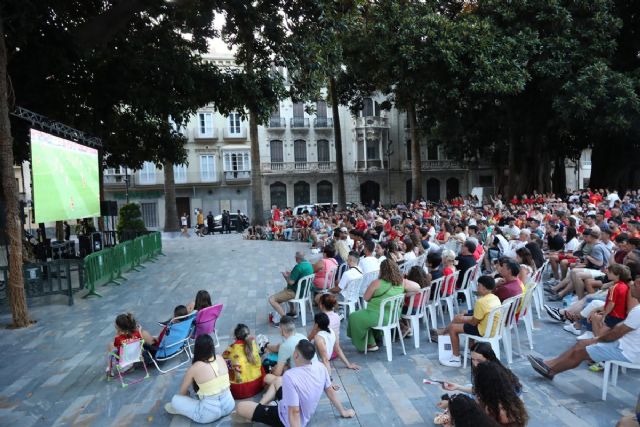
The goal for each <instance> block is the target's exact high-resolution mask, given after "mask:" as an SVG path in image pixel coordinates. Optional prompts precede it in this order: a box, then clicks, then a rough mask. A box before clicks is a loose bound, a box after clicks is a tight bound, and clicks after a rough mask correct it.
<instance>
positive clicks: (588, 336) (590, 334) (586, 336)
mask: <svg viewBox="0 0 640 427" xmlns="http://www.w3.org/2000/svg"><path fill="white" fill-rule="evenodd" d="M591 338H593V332H591V331H587V332H585V333H584V334H582V335H580V336H579V337H576V339H577V340H590V339H591Z"/></svg>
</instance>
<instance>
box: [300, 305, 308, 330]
mask: <svg viewBox="0 0 640 427" xmlns="http://www.w3.org/2000/svg"><path fill="white" fill-rule="evenodd" d="M299 305H300V316H301V318H302V326H307V305H306V304H305V302H304V301H301V302H300V303H299Z"/></svg>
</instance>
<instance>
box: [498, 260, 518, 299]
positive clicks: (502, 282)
mask: <svg viewBox="0 0 640 427" xmlns="http://www.w3.org/2000/svg"><path fill="white" fill-rule="evenodd" d="M498 273H499V274H500V276H502V277H500V278H498V279H496V288H495V289H494V290H493V293H494V294H495V295H496V296H497V297H498V298H500V302H503V301H505V300H507V299H509V298H512V297H515V296H518V295H522V293H523V292H524V289H525V287H524V285H523V284H522V282H521V281H520V279H519V278H518V274H519V273H520V265H519V264H518V263H517V262H516V261H515V260H513V259H512V258H507V257H502V258H500V260H499V262H498Z"/></svg>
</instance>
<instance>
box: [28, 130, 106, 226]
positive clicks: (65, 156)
mask: <svg viewBox="0 0 640 427" xmlns="http://www.w3.org/2000/svg"><path fill="white" fill-rule="evenodd" d="M31 170H32V174H33V204H34V210H35V219H36V222H38V223H40V222H51V221H62V220H65V219H75V218H87V217H92V216H100V185H99V182H98V180H99V179H100V178H99V174H98V150H95V149H93V148H89V147H86V146H84V145H80V144H76V143H75V142H71V141H68V140H66V139H63V138H58V137H57V136H53V135H50V134H48V133H44V132H40V131H37V130H35V129H31Z"/></svg>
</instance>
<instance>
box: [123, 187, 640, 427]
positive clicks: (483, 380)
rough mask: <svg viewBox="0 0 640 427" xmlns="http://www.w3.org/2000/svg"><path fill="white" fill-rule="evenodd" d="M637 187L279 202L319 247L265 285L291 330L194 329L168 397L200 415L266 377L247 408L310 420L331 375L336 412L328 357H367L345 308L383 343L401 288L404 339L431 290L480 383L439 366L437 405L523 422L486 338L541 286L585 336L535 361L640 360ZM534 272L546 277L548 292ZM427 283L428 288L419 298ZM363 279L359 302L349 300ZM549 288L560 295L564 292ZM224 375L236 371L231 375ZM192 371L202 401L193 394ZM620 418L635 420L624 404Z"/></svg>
mask: <svg viewBox="0 0 640 427" xmlns="http://www.w3.org/2000/svg"><path fill="white" fill-rule="evenodd" d="M639 197H640V196H639V195H638V193H635V192H629V193H628V194H625V195H624V197H622V198H621V197H619V196H618V194H617V192H615V191H612V192H606V191H602V190H600V191H590V190H589V191H582V192H575V193H573V194H571V195H569V196H568V197H567V198H566V199H564V200H563V199H561V198H557V197H555V195H552V194H549V195H541V194H533V195H531V196H527V195H523V196H522V197H515V198H513V199H511V200H509V201H506V202H505V201H504V200H503V199H502V198H501V197H500V196H497V197H495V198H493V197H492V198H491V203H489V204H485V205H483V204H482V203H480V202H478V201H477V199H474V198H472V197H467V198H456V199H455V200H452V201H451V202H448V203H440V204H437V205H435V204H427V203H425V202H424V201H416V202H415V203H412V204H408V205H399V206H397V207H395V208H390V209H385V208H383V207H382V206H378V207H358V208H350V209H348V210H347V211H344V212H334V211H332V210H328V211H322V212H316V211H312V212H305V213H304V214H303V215H301V216H300V217H293V216H292V215H290V212H287V211H285V212H284V213H283V212H281V211H280V210H279V209H278V208H277V207H274V209H273V210H272V215H273V217H272V219H271V221H270V224H269V227H270V229H269V230H268V233H271V236H272V237H273V238H275V239H285V240H289V239H291V238H292V236H293V235H294V234H295V235H296V236H297V237H298V238H300V239H301V240H304V241H309V242H310V243H311V249H312V253H313V252H315V251H318V252H321V254H318V255H315V254H312V255H308V254H306V253H305V252H304V251H298V252H296V254H295V264H294V265H293V267H292V269H291V271H285V272H282V277H283V279H284V281H285V284H284V287H283V289H281V290H280V291H279V292H277V293H275V294H273V295H271V296H269V298H268V302H269V304H270V305H271V307H272V308H273V313H272V314H271V320H272V322H273V324H274V326H276V327H278V328H279V330H280V334H281V336H282V342H281V343H279V344H273V343H265V344H264V345H261V346H260V347H261V348H260V349H259V348H258V345H257V344H256V341H255V340H254V339H253V338H252V337H251V336H250V335H249V330H248V328H247V327H246V326H245V325H238V327H237V328H236V331H235V338H236V341H235V342H234V343H233V344H232V345H231V346H230V347H229V349H227V350H226V351H225V352H224V353H223V355H222V356H221V357H222V359H219V358H217V357H216V355H215V348H214V347H213V346H212V345H211V346H210V345H209V341H208V340H207V339H206V338H203V339H202V340H200V338H201V337H199V338H198V339H196V342H195V349H196V351H195V352H194V358H193V365H192V367H191V368H190V369H189V370H188V371H187V373H186V374H185V379H184V381H183V385H182V387H181V389H180V394H179V395H177V396H175V397H174V399H173V400H172V402H171V404H170V405H168V406H167V410H168V411H169V412H172V413H180V414H182V415H185V416H187V417H189V418H191V419H193V420H195V421H198V422H210V421H199V419H198V417H203V416H205V415H203V414H206V419H207V420H212V419H217V418H219V417H221V416H224V415H226V414H228V413H229V412H231V411H232V410H233V405H232V403H233V398H236V399H243V398H246V397H249V396H253V395H255V394H257V393H258V392H260V391H262V389H263V385H264V389H265V392H264V394H263V396H262V398H261V399H260V401H259V402H250V401H243V402H238V403H237V404H236V405H235V407H236V411H237V414H238V415H239V416H242V417H244V418H246V419H249V420H252V421H255V422H260V423H265V424H269V425H277V426H279V425H305V424H306V423H307V422H308V421H309V419H310V418H311V416H312V415H313V412H314V411H315V409H316V406H317V403H318V400H319V399H320V396H321V394H322V392H323V391H324V392H325V393H326V395H327V396H328V398H329V399H330V400H331V402H332V403H333V404H334V406H336V408H337V409H338V412H339V413H340V414H341V415H342V416H344V417H351V416H353V415H354V412H353V410H348V409H345V408H344V407H343V406H342V404H341V403H340V401H339V400H338V399H337V398H336V396H335V390H336V389H337V388H338V386H337V384H335V383H334V381H333V375H332V367H331V363H330V362H331V361H332V360H333V359H335V358H340V360H341V361H342V362H343V363H344V365H345V366H346V367H348V368H350V369H354V370H358V369H359V368H360V367H359V366H358V365H356V364H354V363H352V362H350V361H349V359H348V358H347V356H346V355H345V353H344V351H343V350H342V346H341V338H340V323H341V320H343V319H346V320H347V321H348V323H347V326H346V335H347V337H348V338H350V340H351V343H352V344H353V346H354V347H355V349H356V350H358V351H360V352H364V353H366V352H372V351H377V350H379V347H380V346H381V345H382V342H383V341H382V334H381V332H380V331H379V330H377V329H374V328H373V327H374V326H377V325H379V323H380V321H382V323H385V322H388V319H389V318H391V317H392V316H391V314H392V313H390V312H389V307H391V305H386V310H387V311H385V312H382V310H381V307H385V306H384V305H383V304H384V303H385V301H389V300H390V299H393V298H394V297H396V296H400V295H404V297H403V301H404V302H403V303H402V306H401V314H402V315H404V317H405V319H402V320H401V321H400V331H401V335H402V337H399V339H403V338H404V337H405V336H411V335H412V334H414V333H415V332H414V331H413V330H412V326H411V322H409V321H408V320H407V319H408V318H409V317H410V316H411V315H415V314H416V313H418V312H419V311H420V308H421V307H422V305H421V304H423V305H424V306H426V305H428V304H435V306H436V310H435V311H434V313H435V317H436V320H435V322H434V320H433V319H432V325H434V326H435V325H436V324H437V317H438V316H439V315H438V312H440V313H441V314H440V317H441V318H442V321H443V322H445V319H444V313H445V312H448V315H449V318H450V322H449V323H448V325H446V327H444V328H442V329H435V328H434V329H432V330H431V331H430V335H431V337H432V339H433V340H436V341H439V340H441V339H443V340H444V339H445V338H446V340H447V342H448V341H450V342H451V352H450V354H448V355H446V357H440V363H442V364H443V365H445V366H448V367H457V368H459V367H461V366H462V357H461V356H462V355H463V352H464V351H469V350H470V358H471V382H472V383H471V385H459V384H454V383H451V382H444V384H443V388H444V389H445V390H447V391H448V392H449V393H450V394H447V395H444V396H443V399H442V401H441V402H440V404H439V405H438V406H440V407H441V408H442V409H444V412H443V413H442V414H438V415H437V416H436V419H435V422H436V423H437V424H445V425H455V426H464V425H469V426H471V425H490V426H493V425H509V426H524V425H526V423H527V421H528V414H527V411H526V408H525V402H524V401H523V400H522V399H521V397H522V395H521V393H522V386H521V384H520V382H519V380H518V378H517V377H516V376H515V375H514V374H513V373H512V372H511V371H510V370H509V369H507V368H505V367H504V366H503V365H502V364H501V363H500V360H499V359H498V358H497V357H496V354H495V353H494V350H493V349H492V346H491V344H488V343H487V342H483V338H488V337H492V336H494V335H495V334H496V331H497V330H499V329H500V325H501V322H502V324H504V323H505V322H506V321H507V319H508V318H511V316H512V315H513V318H515V319H516V322H517V321H518V319H520V318H525V317H526V316H530V315H531V314H530V312H531V309H532V302H533V300H534V299H535V298H538V297H539V296H542V295H544V293H546V294H548V295H547V300H548V302H549V303H548V304H544V305H543V309H544V310H545V311H546V313H547V314H548V316H549V317H550V318H551V319H552V320H553V321H557V322H562V323H566V324H565V325H564V329H565V330H566V331H568V332H570V333H573V334H575V335H578V337H577V338H578V342H577V343H576V345H575V346H573V347H571V348H570V349H568V350H567V351H565V352H564V353H562V354H560V355H559V356H557V357H554V358H551V359H547V360H543V359H541V358H538V357H536V356H534V355H529V356H528V358H529V361H530V363H531V365H532V367H533V369H535V371H536V372H538V373H539V374H540V375H542V376H543V377H545V378H548V379H553V378H554V377H555V376H556V375H558V374H560V373H562V372H564V371H567V370H569V369H574V368H577V367H578V366H579V365H580V364H581V363H582V362H583V361H584V362H587V364H588V365H589V369H590V370H593V371H598V370H602V368H603V365H602V364H603V363H604V362H606V361H611V360H617V361H622V362H628V363H633V364H640V304H639V302H638V300H639V298H640V215H639V212H640V209H638V207H637V204H638V203H639V202H640V199H639ZM318 252H315V253H318ZM312 257H313V258H312ZM543 276H544V277H549V280H547V281H544V280H542V279H541V277H543ZM538 286H544V293H543V292H541V289H540V288H537V287H538ZM354 287H357V288H355V289H354ZM417 294H424V295H426V296H425V297H424V300H420V299H419V298H417V297H416V295H417ZM354 295H355V298H356V299H357V304H355V305H356V307H358V309H356V310H353V311H352V310H347V309H346V308H347V307H348V306H349V304H348V302H350V301H351V299H352V298H354ZM310 301H313V303H314V305H317V307H318V309H317V310H316V315H315V317H313V328H312V331H311V333H309V334H308V335H307V336H305V335H304V334H302V333H299V332H297V331H296V327H295V319H296V318H297V317H298V316H299V309H305V308H303V307H304V305H306V304H310ZM540 302H542V303H544V301H540ZM554 302H564V303H565V304H566V308H560V307H559V306H558V305H557V304H554ZM205 304H206V303H205ZM208 304H209V305H211V302H210V300H209V301H208ZM339 304H340V305H341V307H343V308H342V309H340V310H338V305H339ZM194 305H195V307H191V306H187V307H183V308H184V310H183V309H182V308H180V307H177V308H176V312H175V313H174V317H176V316H178V315H180V314H182V313H184V314H188V313H189V312H190V310H192V309H194V308H195V309H198V299H196V303H195V304H194ZM463 306H464V307H465V309H462V307H463ZM179 308H180V310H178V309H179ZM426 313H427V314H428V315H429V317H431V316H432V315H433V314H429V313H430V310H427V311H426ZM303 314H304V313H303ZM381 319H382V320H381ZM515 327H517V323H516V326H515ZM545 327H547V326H545ZM116 328H117V330H118V334H119V336H121V335H125V336H134V337H135V336H141V337H143V338H144V340H145V342H146V343H149V346H150V349H151V351H152V350H153V346H154V345H156V344H157V342H158V341H159V340H160V339H161V337H158V338H155V337H153V336H151V335H150V334H149V333H147V332H146V331H144V330H142V329H141V328H139V330H138V328H137V326H136V323H135V320H133V319H132V318H128V317H127V318H125V319H120V316H119V317H118V319H117V320H116ZM506 333H510V331H507V332H506ZM463 334H464V336H465V337H468V338H470V341H469V343H470V344H469V350H467V349H464V348H461V347H462V346H461V335H463ZM443 337H445V338H443ZM474 338H475V339H474ZM114 345H115V346H116V347H117V338H116V342H114ZM199 345H200V350H198V346H199ZM234 346H235V347H234ZM198 351H200V353H198ZM261 353H264V354H262V358H263V359H264V360H260V359H261V357H260V354H261ZM197 355H198V356H197ZM240 359H242V361H238V362H237V364H235V363H236V362H234V361H236V360H240ZM221 360H227V363H226V364H225V363H223V362H222V361H221ZM207 365H209V367H207ZM258 365H260V368H258ZM236 366H238V367H239V368H236ZM250 366H254V367H255V368H253V371H252V368H249V367H250ZM205 368H207V369H208V370H207V369H205ZM267 371H268V373H267ZM250 372H252V374H249V375H248V376H247V377H246V378H245V373H250ZM239 377H242V378H243V380H242V381H243V383H242V384H243V385H242V386H238V385H236V387H233V381H232V379H233V378H239ZM220 378H225V379H220ZM222 383H224V384H227V383H229V387H228V390H227V389H225V388H224V386H223V385H222ZM245 383H246V384H249V385H246V386H245ZM191 384H193V385H194V389H196V390H198V391H197V392H198V395H199V396H200V400H199V401H198V400H194V399H191V400H186V399H190V398H188V397H186V394H187V389H188V388H189V385H191ZM223 389H224V390H223ZM203 390H204V391H203ZM201 392H203V393H204V394H200V393H201ZM203 396H204V397H203ZM274 401H275V402H276V404H275V405H272V402H274ZM203 402H207V405H208V406H207V407H206V408H207V409H203V408H204V407H203V405H204V403H203ZM230 402H231V404H230ZM212 417H217V418H212ZM634 423H635V424H634ZM620 425H624V426H626V425H638V424H637V420H634V419H632V418H628V417H627V418H625V419H623V420H621V421H620Z"/></svg>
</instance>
